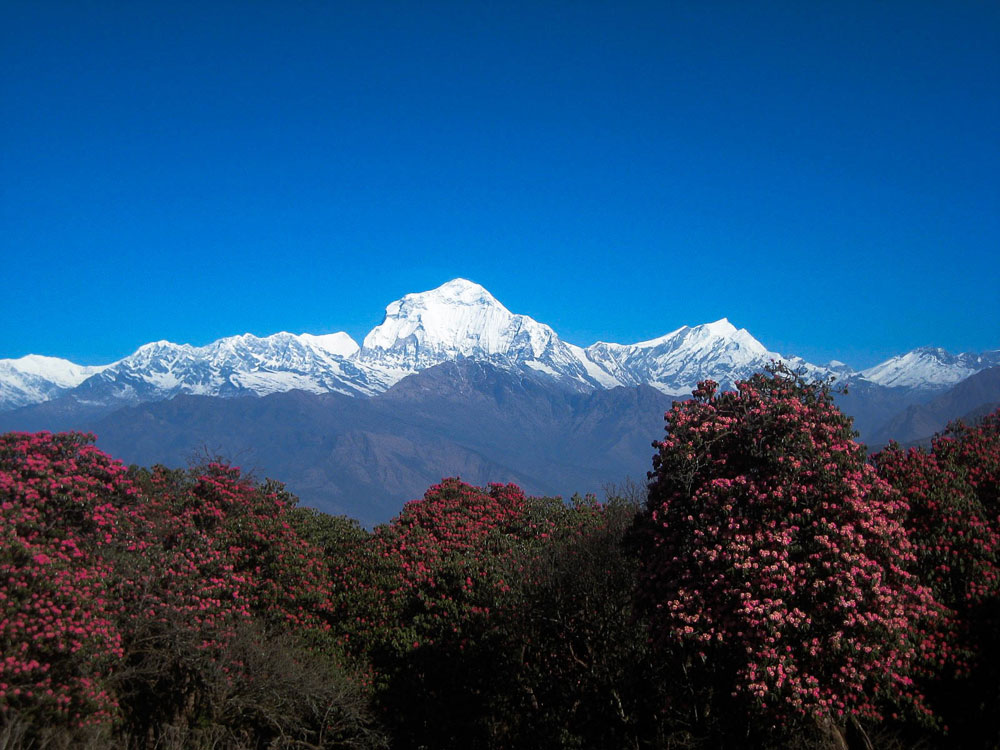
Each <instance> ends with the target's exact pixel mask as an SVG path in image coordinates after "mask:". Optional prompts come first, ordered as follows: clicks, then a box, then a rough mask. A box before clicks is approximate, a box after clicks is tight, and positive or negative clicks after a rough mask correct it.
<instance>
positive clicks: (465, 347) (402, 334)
mask: <svg viewBox="0 0 1000 750" xmlns="http://www.w3.org/2000/svg"><path fill="white" fill-rule="evenodd" d="M555 341H558V337H557V336H556V334H555V332H554V331H553V330H552V329H551V328H549V327H548V326H546V325H543V324H541V323H538V322H537V321H534V320H532V319H531V318H529V317H528V316H526V315H515V314H513V313H512V312H511V311H510V310H508V309H507V308H506V307H504V306H503V305H502V304H500V302H498V301H497V299H496V298H495V297H494V296H493V295H492V294H490V293H489V292H488V291H486V290H485V289H484V288H483V287H481V286H480V285H479V284H475V283H473V282H471V281H466V280H465V279H454V280H453V281H449V282H448V283H447V284H443V285H442V286H439V287H438V288H437V289H432V290H430V291H427V292H420V293H417V294H407V295H406V296H405V297H403V298H402V299H400V300H397V301H395V302H393V303H392V304H390V305H389V306H388V307H386V309H385V319H384V320H383V321H382V323H381V324H380V325H378V326H376V327H375V328H374V329H372V331H371V332H370V333H369V334H368V335H367V336H365V340H364V343H363V345H362V347H361V352H360V355H359V356H360V359H361V360H362V361H369V362H377V363H379V364H382V365H387V366H392V367H397V368H400V369H403V370H411V371H415V370H419V369H423V368H425V367H430V366H432V365H435V364H438V363H440V362H445V361H448V360H451V359H455V358H457V357H476V358H484V359H490V358H493V357H497V356H501V357H513V358H514V359H519V358H521V359H534V358H538V357H540V356H541V355H542V353H543V352H544V351H545V350H546V348H548V347H549V346H550V345H552V344H553V342H555Z"/></svg>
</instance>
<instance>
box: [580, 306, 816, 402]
mask: <svg viewBox="0 0 1000 750" xmlns="http://www.w3.org/2000/svg"><path fill="white" fill-rule="evenodd" d="M585 352H586V355H587V357H588V358H589V359H590V360H591V361H592V362H594V363H596V364H597V365H598V366H599V367H601V368H602V369H603V370H605V371H606V372H607V373H609V374H610V375H611V376H613V377H614V378H615V379H616V380H617V381H619V382H620V383H621V384H623V385H639V384H642V383H645V384H647V385H651V386H653V387H654V388H656V389H657V390H660V391H663V392H664V393H668V394H672V395H684V394H688V393H690V392H691V390H692V389H693V388H694V387H695V386H696V385H697V383H698V381H700V380H705V379H707V378H711V379H713V380H716V381H718V382H719V383H720V384H721V385H722V386H723V387H724V388H728V387H731V386H732V385H733V383H734V382H735V381H736V380H739V379H741V378H745V377H747V376H748V375H751V374H753V373H754V372H760V371H762V370H763V369H764V368H765V367H767V366H768V365H769V364H770V363H771V362H775V361H783V362H785V364H787V365H788V366H789V367H792V368H794V369H800V368H801V369H804V370H805V373H806V374H807V375H810V376H814V377H825V376H826V375H828V374H829V370H828V369H827V368H823V367H817V366H815V365H811V364H809V363H808V362H806V361H805V360H802V359H800V358H798V357H783V356H782V355H780V354H778V353H777V352H772V351H768V349H767V348H766V347H765V346H764V345H763V344H761V343H760V342H759V341H757V339H755V338H754V337H753V336H751V335H750V333H749V332H748V331H747V330H746V329H745V328H740V329H737V328H736V326H734V325H733V324H732V323H730V322H729V321H728V320H727V319H726V318H723V319H722V320H717V321H715V322H714V323H706V324H704V325H700V326H694V327H690V326H684V327H683V328H678V329H677V330H676V331H673V332H671V333H668V334H666V335H665V336H661V337H660V338H656V339H652V340H650V341H642V342H639V343H638V344H630V345H623V344H608V343H604V342H598V343H596V344H593V345H591V346H589V347H587V349H586V350H585Z"/></svg>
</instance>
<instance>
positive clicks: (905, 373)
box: [861, 346, 1000, 390]
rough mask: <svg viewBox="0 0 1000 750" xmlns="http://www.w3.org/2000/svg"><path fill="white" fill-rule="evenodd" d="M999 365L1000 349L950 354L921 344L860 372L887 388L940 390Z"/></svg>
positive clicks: (867, 378)
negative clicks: (917, 347) (980, 352)
mask: <svg viewBox="0 0 1000 750" xmlns="http://www.w3.org/2000/svg"><path fill="white" fill-rule="evenodd" d="M998 364H1000V349H998V350H994V351H989V352H983V353H982V354H972V353H966V354H949V353H948V352H946V351H945V350H944V349H937V348H934V347H930V346H927V347H922V348H920V349H914V350H913V351H911V352H907V353H906V354H900V355H899V356H896V357H892V358H891V359H888V360H886V361H885V362H883V363H882V364H879V365H875V367H870V368H868V369H867V370H862V371H861V376H862V377H864V378H865V379H866V380H870V381H871V382H873V383H878V384H879V385H884V386H886V387H888V388H914V389H923V390H938V389H942V388H947V387H949V386H952V385H955V384H956V383H959V382H961V381H963V380H965V379H966V378H968V377H969V376H971V375H975V374H976V373H977V372H981V371H982V370H985V369H986V368H988V367H993V366H994V365H998Z"/></svg>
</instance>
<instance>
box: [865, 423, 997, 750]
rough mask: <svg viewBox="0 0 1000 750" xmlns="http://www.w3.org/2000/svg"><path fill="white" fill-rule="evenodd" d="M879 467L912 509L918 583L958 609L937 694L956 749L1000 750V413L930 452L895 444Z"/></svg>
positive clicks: (937, 441) (953, 428)
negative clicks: (999, 501) (996, 749)
mask: <svg viewBox="0 0 1000 750" xmlns="http://www.w3.org/2000/svg"><path fill="white" fill-rule="evenodd" d="M873 461H874V463H875V465H876V466H877V468H878V471H879V473H880V475H881V476H883V477H884V478H885V479H886V480H887V481H888V482H890V483H891V484H892V485H893V486H894V487H896V488H897V489H898V490H899V491H900V492H901V493H902V494H903V496H904V497H905V498H906V499H907V501H908V503H909V508H910V510H909V513H908V514H907V517H906V521H905V523H906V528H907V532H908V533H909V537H910V540H911V542H912V543H913V546H914V548H915V551H916V561H915V564H914V567H913V569H914V571H915V573H916V574H917V575H918V576H919V577H920V579H921V580H922V581H923V582H924V583H925V584H926V585H928V586H929V587H930V588H931V589H933V591H934V595H935V596H936V597H937V599H938V600H939V601H940V602H941V603H942V604H944V605H946V606H947V607H948V608H949V619H948V623H947V624H948V631H947V638H948V641H947V643H948V648H947V649H944V650H943V651H942V653H941V655H940V658H939V660H938V663H937V665H936V667H937V668H936V670H935V673H934V674H933V675H931V676H930V679H928V680H927V681H926V684H927V686H928V690H927V692H928V694H929V695H930V697H931V699H932V701H933V705H934V708H935V710H936V711H937V712H938V713H940V714H941V715H942V716H943V717H944V719H945V722H946V724H947V725H948V726H949V727H950V734H951V737H952V741H953V742H954V743H955V746H956V747H959V746H961V747H976V746H980V747H997V746H998V744H1000V732H998V730H997V723H996V720H995V717H996V715H997V712H998V711H1000V517H998V515H1000V508H998V504H997V483H998V479H1000V412H995V413H993V414H992V415H990V416H988V417H987V418H986V419H984V420H983V421H982V422H980V423H979V424H976V425H964V424H961V423H959V424H954V425H950V426H949V428H948V429H947V430H946V431H945V432H944V433H943V434H941V435H938V436H936V437H935V438H934V440H933V442H932V445H931V450H930V451H929V452H928V451H925V450H922V449H916V448H911V449H910V450H908V451H903V450H902V449H901V448H900V447H899V446H898V445H896V444H894V443H891V444H890V445H889V446H888V447H886V448H885V449H883V450H882V451H880V452H879V453H878V454H876V455H875V456H873Z"/></svg>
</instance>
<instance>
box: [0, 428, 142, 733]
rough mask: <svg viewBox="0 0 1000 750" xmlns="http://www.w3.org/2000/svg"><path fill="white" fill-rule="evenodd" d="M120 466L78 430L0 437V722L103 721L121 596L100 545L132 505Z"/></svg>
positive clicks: (110, 703) (117, 647)
mask: <svg viewBox="0 0 1000 750" xmlns="http://www.w3.org/2000/svg"><path fill="white" fill-rule="evenodd" d="M126 473H127V472H126V469H125V467H124V466H122V465H121V464H120V463H119V462H117V461H114V460H112V459H110V458H108V456H106V455H105V454H103V453H102V452H101V451H99V450H97V449H96V448H95V447H94V446H93V445H91V444H90V439H88V438H87V437H85V436H83V435H50V434H48V433H39V434H36V435H30V434H23V433H10V434H6V435H2V436H0V584H2V586H0V720H7V719H10V717H11V716H12V715H13V714H14V713H19V714H21V715H22V716H25V717H28V718H29V719H30V720H31V721H32V722H33V723H35V724H36V725H38V726H46V725H52V724H67V725H82V724H87V723H96V722H102V721H105V720H107V719H108V718H109V717H110V715H111V712H112V711H113V710H114V708H115V701H114V698H113V697H112V696H111V695H110V694H109V692H108V690H107V689H106V685H105V678H106V677H107V676H108V674H109V673H110V670H111V668H112V666H113V665H114V662H115V659H116V657H120V656H121V653H122V650H121V634H120V633H119V631H118V628H117V627H116V619H117V618H116V615H117V608H118V606H119V602H116V601H113V599H112V597H111V596H109V591H108V582H107V581H108V576H109V574H110V565H109V564H108V563H107V562H106V561H105V560H104V559H103V557H102V555H101V551H102V549H103V548H106V547H107V546H109V545H110V544H112V542H114V540H115V537H116V534H117V529H118V526H119V522H120V520H121V519H122V517H123V514H125V513H127V512H129V510H130V509H131V507H132V504H133V495H134V492H135V490H134V487H133V486H132V485H131V483H130V482H129V481H128V479H127V478H126Z"/></svg>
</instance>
